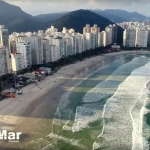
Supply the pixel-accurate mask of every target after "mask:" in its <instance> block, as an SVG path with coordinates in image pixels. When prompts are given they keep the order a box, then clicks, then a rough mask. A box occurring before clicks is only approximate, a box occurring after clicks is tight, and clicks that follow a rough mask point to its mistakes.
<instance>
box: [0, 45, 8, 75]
mask: <svg viewBox="0 0 150 150" xmlns="http://www.w3.org/2000/svg"><path fill="white" fill-rule="evenodd" d="M7 73H10V66H9V52H8V48H7V47H4V46H0V75H4V74H7Z"/></svg>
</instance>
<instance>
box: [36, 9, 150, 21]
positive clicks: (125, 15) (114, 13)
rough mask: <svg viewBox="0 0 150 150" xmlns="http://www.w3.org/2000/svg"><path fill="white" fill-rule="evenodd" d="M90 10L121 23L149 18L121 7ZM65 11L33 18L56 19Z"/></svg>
mask: <svg viewBox="0 0 150 150" xmlns="http://www.w3.org/2000/svg"><path fill="white" fill-rule="evenodd" d="M90 11H92V12H94V13H96V14H98V15H101V16H103V17H105V18H107V19H109V20H111V21H113V22H115V23H121V22H124V21H126V22H127V21H144V20H147V19H150V18H149V17H146V16H144V15H142V14H139V13H137V12H128V11H125V10H121V9H106V10H101V9H96V10H90ZM67 13H68V12H61V13H50V14H42V15H38V16H36V17H35V18H36V19H38V20H40V21H48V20H56V19H59V18H60V17H62V16H63V15H64V14H67ZM50 18H51V19H50Z"/></svg>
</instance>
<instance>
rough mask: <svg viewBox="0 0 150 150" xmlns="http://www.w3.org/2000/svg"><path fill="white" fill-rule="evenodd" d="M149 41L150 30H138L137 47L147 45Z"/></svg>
mask: <svg viewBox="0 0 150 150" xmlns="http://www.w3.org/2000/svg"><path fill="white" fill-rule="evenodd" d="M147 43H148V31H146V30H136V40H135V47H143V48H144V47H147Z"/></svg>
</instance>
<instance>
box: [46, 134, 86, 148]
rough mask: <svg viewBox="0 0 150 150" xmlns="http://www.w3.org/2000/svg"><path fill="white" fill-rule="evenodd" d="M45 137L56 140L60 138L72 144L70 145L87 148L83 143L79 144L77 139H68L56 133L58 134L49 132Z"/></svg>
mask: <svg viewBox="0 0 150 150" xmlns="http://www.w3.org/2000/svg"><path fill="white" fill-rule="evenodd" d="M46 137H47V138H50V139H51V138H53V139H57V140H62V141H64V142H66V143H70V144H72V145H74V146H76V147H79V148H81V149H83V150H84V149H87V147H86V146H84V145H82V144H80V143H79V142H80V141H79V140H74V139H71V140H70V139H69V138H66V137H63V136H60V135H58V134H54V133H51V134H49V135H48V136H46Z"/></svg>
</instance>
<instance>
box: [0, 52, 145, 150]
mask: <svg viewBox="0 0 150 150" xmlns="http://www.w3.org/2000/svg"><path fill="white" fill-rule="evenodd" d="M129 53H131V52H129V51H124V52H117V53H109V54H105V55H99V56H96V57H92V58H88V59H85V60H84V61H81V62H77V63H75V64H71V65H67V66H64V67H62V68H61V69H60V70H58V72H57V73H55V74H54V75H52V76H49V77H47V78H46V79H45V80H44V81H42V82H39V85H38V86H35V85H34V84H31V85H28V86H26V87H24V88H23V89H22V91H23V95H21V96H17V98H16V99H7V100H3V101H1V102H0V128H1V129H7V130H10V131H20V132H22V133H23V134H24V138H25V139H23V140H22V141H24V140H25V141H26V140H27V139H28V137H29V136H30V137H31V136H32V135H33V136H32V137H33V139H34V138H35V137H37V138H39V137H40V132H43V135H45V134H46V132H47V130H48V131H49V133H50V132H51V123H52V119H53V118H54V115H55V112H56V109H57V106H58V104H59V100H60V98H61V97H62V95H63V94H64V93H65V91H67V90H68V89H69V88H71V87H73V86H75V85H76V84H77V83H79V82H80V81H81V80H83V78H85V77H86V76H87V75H88V74H89V73H91V72H92V71H93V70H96V69H98V68H100V67H102V66H105V65H106V64H108V63H111V61H112V59H114V57H116V56H119V55H123V54H129ZM132 53H135V52H132ZM140 53H147V52H140ZM43 122H45V124H46V125H45V127H46V128H48V129H47V130H45V133H44V130H42V131H41V129H40V128H44V123H43ZM47 125H48V126H47ZM49 133H48V134H49ZM27 141H28V140H27ZM0 144H3V143H2V142H0ZM3 145H4V147H7V148H8V149H9V150H11V148H12V146H11V148H10V146H9V144H7V143H6V144H3ZM13 145H14V146H16V144H13ZM0 147H1V146H0Z"/></svg>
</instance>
